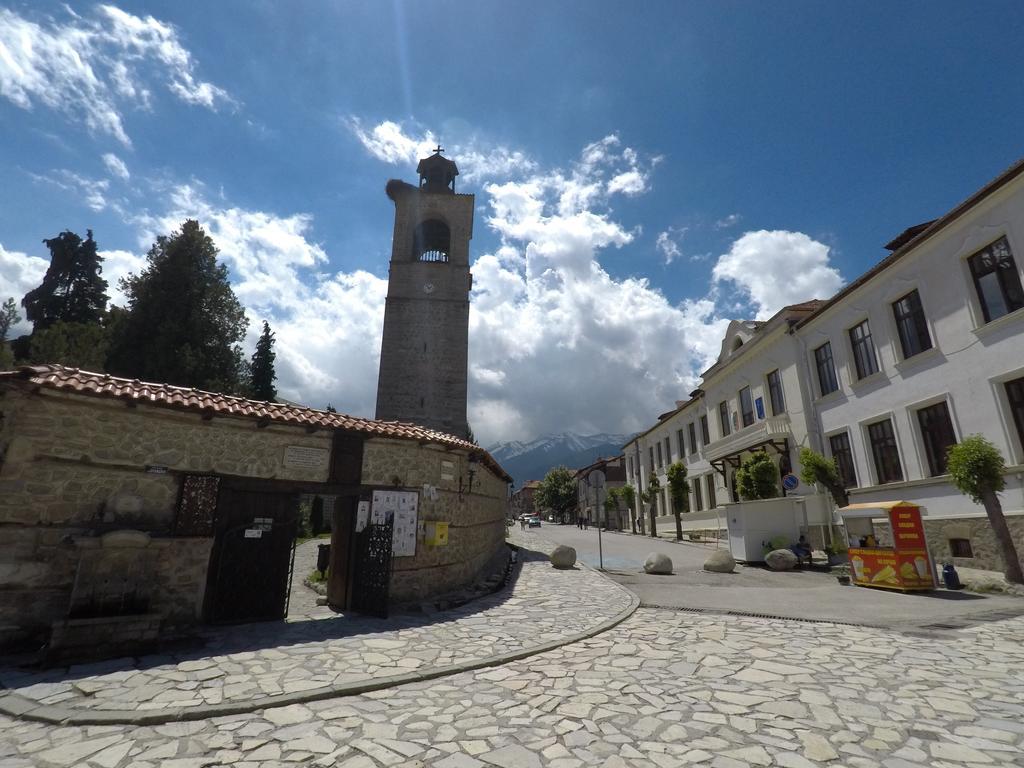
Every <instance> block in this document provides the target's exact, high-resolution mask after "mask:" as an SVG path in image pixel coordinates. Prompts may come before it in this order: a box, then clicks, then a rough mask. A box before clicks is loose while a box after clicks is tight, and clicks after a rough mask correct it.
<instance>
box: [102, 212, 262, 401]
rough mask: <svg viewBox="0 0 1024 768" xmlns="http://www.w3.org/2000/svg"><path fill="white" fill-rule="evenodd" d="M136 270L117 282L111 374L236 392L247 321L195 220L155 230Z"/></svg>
mask: <svg viewBox="0 0 1024 768" xmlns="http://www.w3.org/2000/svg"><path fill="white" fill-rule="evenodd" d="M146 259H147V261H148V262H149V263H148V265H147V266H146V268H145V269H144V270H143V271H142V272H141V273H140V274H138V275H130V276H128V277H126V278H124V279H123V280H122V281H121V289H122V290H123V291H124V293H125V296H126V297H127V299H128V306H127V311H126V312H125V313H123V315H122V316H121V317H119V318H118V320H117V323H116V324H115V326H114V333H113V339H112V340H111V349H110V357H109V359H108V362H107V368H108V370H109V371H110V372H111V373H115V374H118V375H121V376H128V377H131V378H139V379H145V380H148V381H158V382H166V383H169V384H177V385H179V386H183V387H197V388H199V389H206V390H212V391H215V392H228V393H236V392H240V391H242V389H243V388H244V386H245V384H247V383H248V382H247V381H246V378H247V377H246V376H244V375H243V371H244V368H245V361H244V359H243V357H242V348H241V346H239V345H240V342H241V341H242V339H243V338H244V337H245V330H246V328H247V327H248V324H249V321H248V320H247V319H246V317H245V312H244V311H243V309H242V305H241V304H240V303H239V302H238V299H237V297H236V296H235V294H234V291H232V290H231V284H230V283H229V282H228V270H227V267H226V266H224V265H223V264H218V263H217V247H216V246H215V245H214V243H213V240H212V239H210V237H209V235H207V234H206V232H205V231H203V228H202V227H200V226H199V222H197V221H193V220H191V219H190V220H188V221H186V222H185V223H184V224H182V225H181V230H180V231H178V232H173V233H171V235H170V236H166V235H161V236H160V237H158V238H157V240H156V242H155V243H154V244H153V247H152V248H150V249H149V253H148V254H147V255H146Z"/></svg>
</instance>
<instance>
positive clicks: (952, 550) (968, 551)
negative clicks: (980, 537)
mask: <svg viewBox="0 0 1024 768" xmlns="http://www.w3.org/2000/svg"><path fill="white" fill-rule="evenodd" d="M949 554H951V555H952V556H953V557H974V549H973V548H972V547H971V540H970V539H950V540H949Z"/></svg>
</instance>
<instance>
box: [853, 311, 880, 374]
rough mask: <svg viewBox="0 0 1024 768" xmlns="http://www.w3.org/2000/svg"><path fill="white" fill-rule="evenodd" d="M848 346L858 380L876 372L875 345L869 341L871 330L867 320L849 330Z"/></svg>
mask: <svg viewBox="0 0 1024 768" xmlns="http://www.w3.org/2000/svg"><path fill="white" fill-rule="evenodd" d="M850 346H852V347H853V362H854V364H855V365H856V366H857V378H858V379H863V378H864V377H865V376H870V375H871V374H873V373H877V372H878V357H877V356H876V355H875V344H874V342H873V341H872V340H871V328H870V327H869V326H868V321H867V320H865V321H864V322H862V323H860V324H859V325H855V326H854V327H853V328H851V329H850Z"/></svg>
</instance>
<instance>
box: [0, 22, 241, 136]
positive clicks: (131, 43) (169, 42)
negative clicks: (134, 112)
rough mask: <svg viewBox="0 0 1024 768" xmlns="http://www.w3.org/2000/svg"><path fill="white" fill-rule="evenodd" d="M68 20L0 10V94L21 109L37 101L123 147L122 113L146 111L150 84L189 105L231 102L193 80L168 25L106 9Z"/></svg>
mask: <svg viewBox="0 0 1024 768" xmlns="http://www.w3.org/2000/svg"><path fill="white" fill-rule="evenodd" d="M68 10H69V9H68ZM68 15H69V18H67V19H65V20H63V21H57V20H55V19H53V18H48V19H46V20H45V21H40V22H37V21H33V20H31V19H29V18H27V17H26V16H22V15H20V14H18V13H17V12H15V11H12V10H9V9H0V96H3V97H5V98H7V99H9V100H10V101H11V102H12V103H14V104H15V105H16V106H18V107H21V108H22V109H32V108H33V107H34V106H35V105H36V104H41V105H43V106H45V107H48V108H50V109H53V110H57V111H60V112H63V113H64V114H65V115H66V116H68V117H70V118H72V119H82V120H83V121H84V122H85V124H86V126H87V127H88V128H89V130H90V131H93V132H96V133H103V134H108V135H110V136H113V137H114V138H116V139H117V140H118V141H120V142H121V143H122V144H124V145H126V146H127V145H130V144H131V140H130V139H129V138H128V134H127V132H126V131H125V127H124V120H123V114H122V108H123V106H124V105H125V104H127V105H129V106H134V107H138V108H143V109H145V108H148V107H149V106H150V104H151V100H152V93H151V91H150V89H149V87H148V86H147V85H146V83H147V82H148V81H149V80H150V79H153V78H155V79H158V80H162V81H163V82H164V84H165V86H166V88H167V89H168V90H169V91H170V92H171V93H172V94H174V95H175V96H176V97H177V98H178V99H180V100H182V101H185V102H186V103H189V104H195V105H198V106H202V107H206V108H207V109H215V108H216V107H217V106H218V105H219V104H222V103H230V101H231V99H230V97H229V96H228V94H227V92H226V91H224V90H223V89H222V88H219V87H217V86H216V85H213V84H212V83H208V82H204V81H201V80H196V78H195V74H194V71H195V63H194V61H193V59H192V55H191V53H189V51H188V50H187V49H186V48H185V47H184V46H183V45H182V43H181V41H180V39H179V37H178V31H177V30H176V29H175V28H174V27H173V26H172V25H170V24H167V23H165V22H162V21H159V20H157V19H155V18H154V17H152V16H145V17H140V16H134V15H132V14H130V13H127V12H125V11H122V10H121V9H119V8H116V7H114V6H111V5H100V6H98V7H97V8H96V9H95V11H94V12H93V14H92V16H91V17H90V18H84V17H82V16H79V15H77V14H75V13H74V12H72V11H70V10H69V14H68Z"/></svg>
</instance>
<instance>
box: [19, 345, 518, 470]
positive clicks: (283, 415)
mask: <svg viewBox="0 0 1024 768" xmlns="http://www.w3.org/2000/svg"><path fill="white" fill-rule="evenodd" d="M18 382H20V383H23V384H26V383H27V384H28V385H30V386H35V387H43V388H46V389H55V390H59V391H62V392H73V393H75V394H80V395H93V396H97V397H108V398H116V399H119V400H124V401H128V402H133V403H143V404H145V405H154V406H158V407H165V408H174V409H177V410H183V411H193V412H195V413H200V414H216V415H218V416H237V417H239V418H248V419H256V420H257V421H268V422H274V423H277V424H289V425H292V426H301V427H320V428H324V429H344V430H348V431H351V432H360V433H362V434H364V435H367V436H369V437H389V438H396V439H399V440H416V441H417V442H420V443H437V444H438V445H444V446H448V447H451V448H461V449H464V450H467V451H471V452H473V453H476V454H478V455H479V456H480V457H481V460H482V461H483V463H484V464H486V465H487V466H488V467H489V468H490V469H492V470H493V471H494V472H495V473H496V474H497V475H498V476H499V477H501V478H502V479H504V480H506V481H508V482H510V481H511V480H512V478H511V477H510V476H509V475H508V473H507V472H505V470H504V469H502V468H501V465H500V464H498V462H497V461H495V460H494V458H493V457H492V456H491V455H490V454H489V453H487V451H485V450H484V449H482V448H481V447H480V446H478V445H474V444H473V443H471V442H469V441H468V440H463V439H462V438H459V437H455V436H454V435H449V434H446V433H444V432H436V431H434V430H432V429H427V428H426V427H421V426H419V425H418V424H406V423H403V422H400V421H376V420H374V419H363V418H359V417H358V416H347V415H345V414H344V413H330V412H328V411H318V410H316V409H315V408H307V407H305V406H301V405H290V404H284V403H271V402H264V401H262V400H249V399H247V398H244V397H236V396H234V395H224V394H220V393H218V392H204V391H203V390H201V389H195V388H192V389H189V388H186V387H176V386H173V385H171V384H154V383H152V382H147V381H139V380H138V379H122V378H118V377H116V376H110V375H109V374H105V373H93V372H91V371H82V370H79V369H78V368H68V367H66V366H63V365H55V364H49V365H31V366H28V365H27V366H23V367H21V368H19V369H18V370H16V371H7V372H5V373H0V384H4V383H18Z"/></svg>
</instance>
